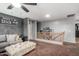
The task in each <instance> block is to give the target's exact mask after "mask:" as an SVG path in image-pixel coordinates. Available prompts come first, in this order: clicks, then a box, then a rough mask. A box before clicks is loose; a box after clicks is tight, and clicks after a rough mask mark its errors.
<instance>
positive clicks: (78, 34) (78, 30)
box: [75, 23, 79, 43]
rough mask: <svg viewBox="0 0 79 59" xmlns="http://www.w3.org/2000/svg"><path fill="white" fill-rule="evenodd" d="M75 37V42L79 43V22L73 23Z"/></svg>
mask: <svg viewBox="0 0 79 59" xmlns="http://www.w3.org/2000/svg"><path fill="white" fill-rule="evenodd" d="M75 37H76V43H79V23H76V24H75Z"/></svg>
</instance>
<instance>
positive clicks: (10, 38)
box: [7, 34, 17, 42]
mask: <svg viewBox="0 0 79 59" xmlns="http://www.w3.org/2000/svg"><path fill="white" fill-rule="evenodd" d="M16 36H17V35H16V34H9V35H7V42H14V41H15V40H16Z"/></svg>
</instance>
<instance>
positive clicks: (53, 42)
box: [35, 38, 63, 45]
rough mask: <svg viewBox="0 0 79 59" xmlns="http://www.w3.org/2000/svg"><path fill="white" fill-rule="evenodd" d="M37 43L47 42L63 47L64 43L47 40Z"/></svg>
mask: <svg viewBox="0 0 79 59" xmlns="http://www.w3.org/2000/svg"><path fill="white" fill-rule="evenodd" d="M35 40H36V41H41V42H46V43H52V44H58V45H63V42H57V41H49V40H45V39H38V38H37V39H35Z"/></svg>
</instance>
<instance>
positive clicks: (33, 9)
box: [0, 3, 79, 21]
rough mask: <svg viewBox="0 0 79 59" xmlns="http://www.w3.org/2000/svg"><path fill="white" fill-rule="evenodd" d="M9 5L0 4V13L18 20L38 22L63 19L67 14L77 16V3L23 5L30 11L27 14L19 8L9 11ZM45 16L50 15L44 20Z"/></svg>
mask: <svg viewBox="0 0 79 59" xmlns="http://www.w3.org/2000/svg"><path fill="white" fill-rule="evenodd" d="M9 5H10V4H9V3H0V12H1V13H5V14H9V15H12V16H16V17H20V18H27V17H28V18H32V19H33V20H39V21H42V20H55V19H59V18H65V17H66V16H67V15H68V14H73V13H75V14H76V15H77V16H78V15H79V3H37V6H30V5H24V6H26V7H27V8H28V9H29V10H30V12H28V13H27V12H25V11H23V10H22V9H21V8H13V9H11V10H9V9H7V7H8V6H9ZM46 14H50V18H46V17H45V15H46ZM78 17H79V16H78ZM78 17H77V19H78Z"/></svg>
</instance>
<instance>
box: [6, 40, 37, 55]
mask: <svg viewBox="0 0 79 59" xmlns="http://www.w3.org/2000/svg"><path fill="white" fill-rule="evenodd" d="M35 47H36V43H34V42H29V41H25V42H22V43H17V44H14V45H11V46H8V47H6V48H5V50H6V51H7V52H8V54H9V55H10V56H22V55H24V54H26V53H28V52H29V51H31V50H33V49H35Z"/></svg>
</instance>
